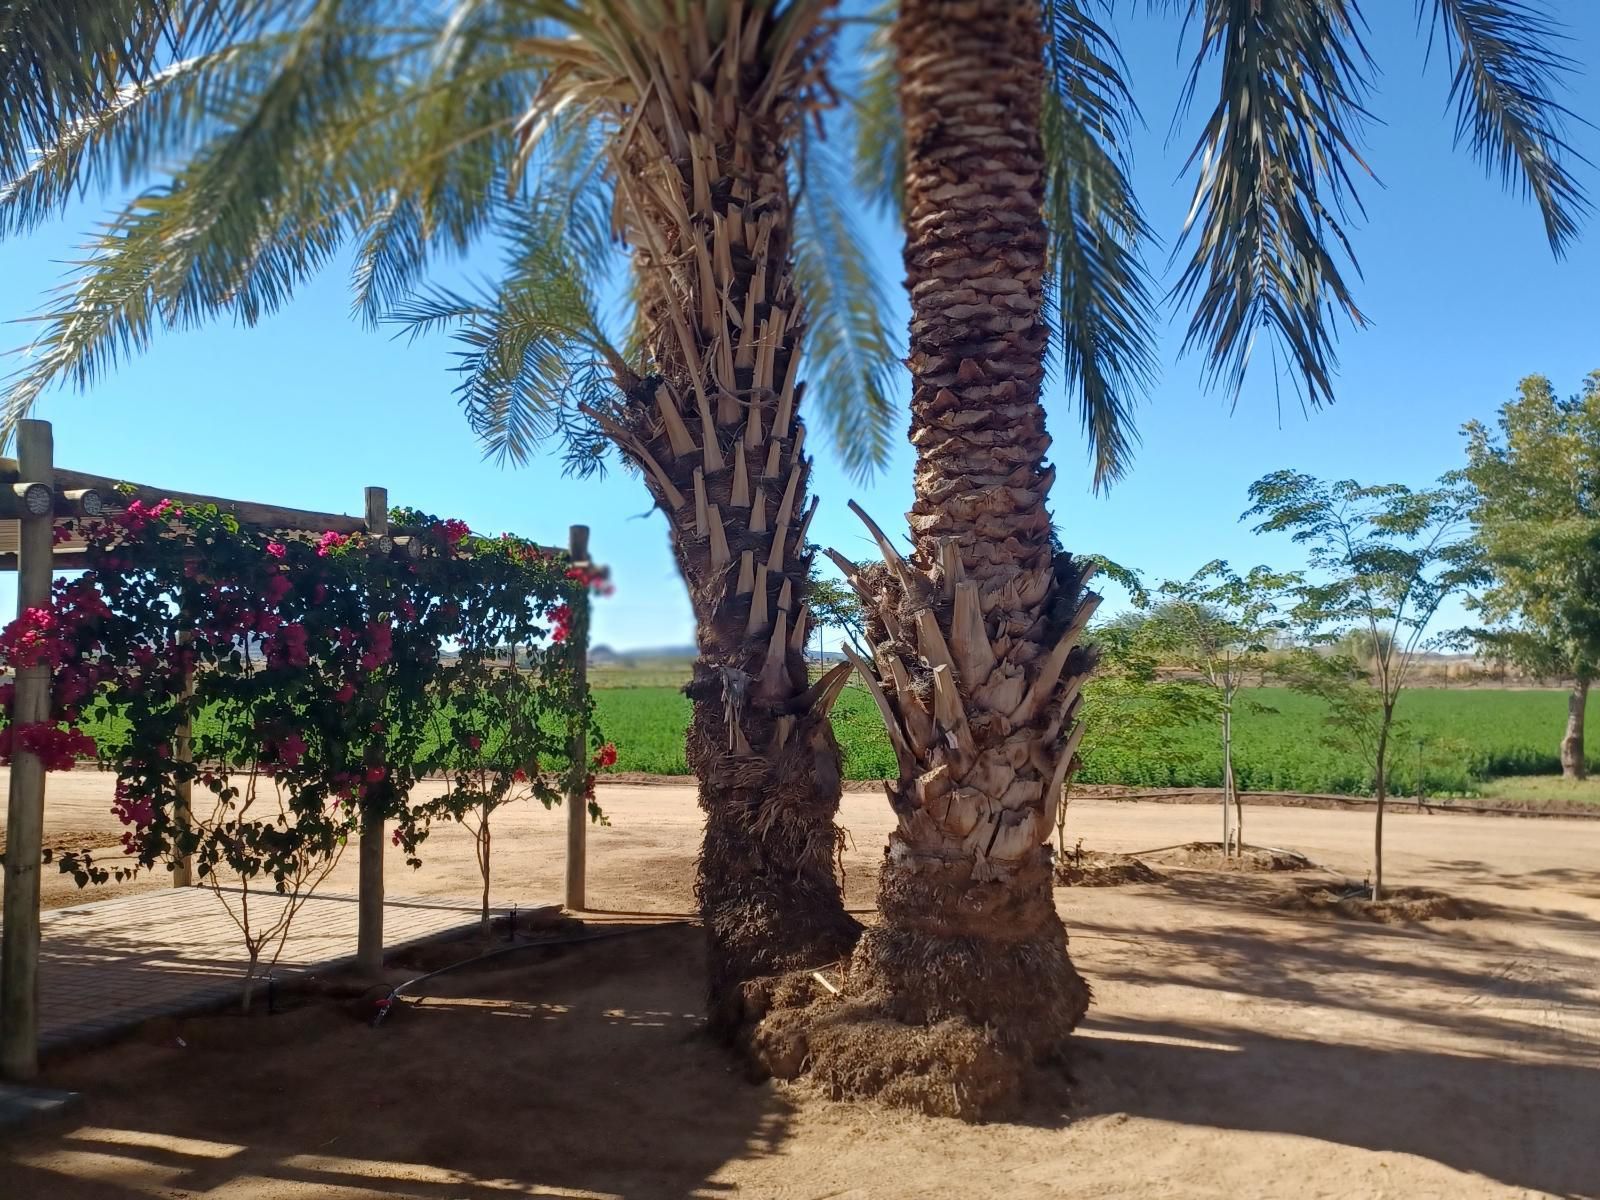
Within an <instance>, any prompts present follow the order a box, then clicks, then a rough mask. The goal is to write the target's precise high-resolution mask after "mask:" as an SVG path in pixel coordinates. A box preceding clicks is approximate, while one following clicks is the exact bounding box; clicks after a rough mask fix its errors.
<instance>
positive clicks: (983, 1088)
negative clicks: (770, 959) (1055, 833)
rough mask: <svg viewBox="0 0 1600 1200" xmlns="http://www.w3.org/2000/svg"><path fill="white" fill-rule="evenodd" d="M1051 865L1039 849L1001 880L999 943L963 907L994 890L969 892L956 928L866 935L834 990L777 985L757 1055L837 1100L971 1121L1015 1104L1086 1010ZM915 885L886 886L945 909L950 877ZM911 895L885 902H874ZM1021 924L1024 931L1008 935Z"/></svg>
mask: <svg viewBox="0 0 1600 1200" xmlns="http://www.w3.org/2000/svg"><path fill="white" fill-rule="evenodd" d="M1049 869H1050V864H1049V858H1048V854H1047V853H1041V854H1040V856H1039V858H1038V862H1037V863H1035V864H1030V865H1029V866H1028V867H1027V868H1025V869H1024V870H1025V872H1026V873H1027V875H1028V876H1029V877H1028V878H1026V879H1024V880H1021V881H1019V880H1017V879H1012V880H1010V881H1008V884H1007V886H1006V888H1005V897H1006V899H1007V900H1008V901H1009V906H1010V907H1011V908H1012V909H1013V911H1012V912H1010V913H1007V914H1005V915H1004V918H1003V919H1002V920H999V921H996V922H994V923H993V924H991V925H990V928H991V929H993V930H996V931H997V932H999V933H1001V934H1004V935H1005V936H986V935H985V934H983V933H980V932H978V929H979V927H980V925H982V924H983V922H981V921H979V920H977V919H976V918H977V916H978V910H977V908H976V907H973V906H976V905H981V904H982V903H983V901H984V900H985V899H996V898H998V896H997V895H996V896H985V895H982V894H980V893H984V892H985V891H986V890H987V888H988V885H984V884H978V885H969V886H968V887H967V889H966V891H967V895H965V896H963V897H962V899H963V901H966V902H967V903H963V904H958V905H957V906H955V907H956V908H957V909H958V910H959V909H964V910H966V911H968V912H969V913H970V915H971V916H972V917H973V918H974V919H973V920H970V921H967V922H963V923H962V927H959V928H957V929H955V930H949V929H947V930H945V931H943V932H939V931H935V930H932V929H928V928H920V927H917V926H915V925H911V926H908V925H906V924H903V923H897V924H895V925H888V924H885V925H882V926H877V927H874V928H870V929H868V930H867V931H866V932H865V933H863V934H862V935H861V940H860V941H859V943H858V944H857V946H856V949H855V953H854V954H853V955H852V956H851V957H850V959H849V961H848V963H846V964H844V965H843V966H842V968H841V976H840V978H839V979H837V980H830V981H829V982H831V983H833V984H834V986H835V987H837V988H838V989H839V991H838V994H837V995H836V994H834V993H833V992H832V991H830V990H828V988H827V987H826V986H824V985H823V984H822V983H821V982H820V981H818V980H816V979H815V978H814V977H810V976H790V977H788V978H787V979H785V980H783V981H781V982H780V983H779V984H778V985H777V986H775V987H773V988H772V989H771V990H770V991H769V992H768V993H767V994H766V995H765V996H764V997H763V999H764V1000H765V1002H766V1004H767V1012H766V1014H765V1016H764V1018H763V1019H762V1021H761V1023H760V1025H759V1026H758V1027H757V1029H756V1030H755V1034H754V1037H753V1039H752V1041H753V1049H754V1051H755V1056H756V1059H757V1061H758V1062H759V1063H760V1064H761V1066H762V1067H764V1068H765V1069H766V1070H767V1071H769V1072H770V1073H771V1074H773V1075H775V1076H778V1077H779V1078H785V1079H793V1078H796V1077H798V1076H800V1075H802V1074H807V1075H809V1078H810V1079H811V1081H812V1082H813V1083H814V1084H815V1085H816V1086H817V1087H819V1088H820V1089H821V1090H822V1091H824V1092H825V1093H826V1094H828V1095H830V1096H832V1097H834V1098H840V1099H843V1098H851V1099H877V1100H881V1101H884V1102H887V1103H890V1104H894V1105H896V1106H899V1107H905V1108H912V1109H916V1110H919V1111H922V1112H926V1113H930V1114H933V1115H938V1116H953V1117H960V1118H963V1119H967V1120H973V1119H977V1118H981V1117H991V1116H995V1115H999V1114H1001V1113H1004V1112H1006V1111H1008V1110H1010V1109H1012V1108H1014V1107H1015V1106H1016V1104H1017V1103H1018V1102H1019V1100H1020V1099H1021V1097H1022V1094H1023V1092H1024V1090H1025V1086H1026V1083H1027V1080H1028V1078H1029V1077H1030V1075H1031V1074H1032V1072H1033V1071H1034V1069H1035V1068H1037V1067H1039V1066H1041V1065H1046V1064H1050V1063H1053V1062H1058V1061H1059V1060H1060V1058H1061V1057H1062V1054H1063V1051H1064V1049H1065V1046H1066V1042H1067V1039H1068V1036H1069V1035H1070V1034H1071V1032H1072V1030H1073V1029H1074V1028H1076V1026H1077V1025H1078V1022H1079V1021H1081V1020H1082V1019H1083V1015H1084V1012H1085V1011H1086V1010H1087V1009H1088V1006H1089V998H1090V989H1089V985H1088V983H1087V982H1086V981H1085V980H1084V979H1083V977H1082V976H1081V975H1079V974H1078V971H1077V969H1076V968H1075V967H1074V966H1073V964H1072V959H1071V956H1070V955H1069V953H1068V948H1067V932H1066V928H1065V927H1064V926H1063V925H1062V923H1061V919H1060V917H1059V916H1058V915H1057V913H1056V911H1055V907H1054V904H1053V902H1052V900H1051V892H1050V880H1049ZM936 875H937V873H936ZM1035 875H1037V878H1036V879H1035V878H1033V876H1035ZM911 879H912V880H914V881H916V882H915V883H913V884H912V885H911V886H909V887H908V886H907V884H906V879H905V877H904V876H902V877H900V878H899V881H898V884H897V885H896V886H895V890H896V891H899V892H911V891H924V890H925V891H928V892H934V891H940V892H944V893H945V899H946V901H948V899H949V896H948V889H949V888H950V886H951V885H952V881H951V879H949V878H944V879H940V878H937V877H934V878H927V877H925V876H924V875H922V874H919V875H918V876H912V877H911ZM1019 882H1020V884H1021V886H1019ZM926 898H927V897H924V899H926ZM917 900H918V898H917V897H915V896H912V895H909V894H908V895H900V896H892V897H891V896H887V895H886V896H883V897H880V905H881V906H883V907H884V908H885V909H888V908H889V907H891V906H898V905H901V904H907V905H909V904H914V903H917ZM924 911H928V910H924ZM945 911H951V909H950V908H948V907H947V908H946V909H945ZM1019 918H1021V919H1020V920H1019ZM1019 928H1021V929H1026V930H1027V931H1028V932H1027V933H1026V934H1025V935H1024V936H1020V937H1016V936H1010V935H1012V934H1014V933H1015V932H1016V931H1017V930H1018V929H1019Z"/></svg>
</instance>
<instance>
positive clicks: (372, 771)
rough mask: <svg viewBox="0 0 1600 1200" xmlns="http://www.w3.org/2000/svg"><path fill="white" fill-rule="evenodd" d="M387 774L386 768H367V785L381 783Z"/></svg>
mask: <svg viewBox="0 0 1600 1200" xmlns="http://www.w3.org/2000/svg"><path fill="white" fill-rule="evenodd" d="M388 773H389V771H388V768H386V767H368V768H367V782H368V783H382V782H383V780H384V776H386V775H388Z"/></svg>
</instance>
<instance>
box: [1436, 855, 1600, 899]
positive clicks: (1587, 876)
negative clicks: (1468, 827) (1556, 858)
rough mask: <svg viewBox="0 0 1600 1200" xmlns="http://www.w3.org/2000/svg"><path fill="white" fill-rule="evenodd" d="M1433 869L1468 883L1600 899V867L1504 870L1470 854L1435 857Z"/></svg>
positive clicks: (1475, 885) (1473, 885) (1465, 883)
mask: <svg viewBox="0 0 1600 1200" xmlns="http://www.w3.org/2000/svg"><path fill="white" fill-rule="evenodd" d="M1428 866H1429V868H1430V869H1431V870H1434V871H1441V872H1448V873H1449V874H1450V875H1451V876H1452V877H1453V878H1455V879H1458V880H1459V881H1460V882H1461V883H1462V884H1463V885H1465V886H1467V887H1496V888H1506V889H1507V890H1510V891H1532V890H1535V889H1540V890H1546V889H1548V890H1553V891H1566V892H1570V893H1572V895H1574V896H1576V897H1580V898H1582V899H1585V900H1600V871H1588V870H1579V869H1577V868H1575V867H1545V868H1543V869H1541V870H1537V871H1507V870H1505V869H1504V868H1503V867H1500V866H1498V865H1496V864H1494V863H1487V862H1482V861H1480V860H1478V859H1472V858H1457V859H1434V860H1432V861H1431V862H1430V863H1429V864H1428Z"/></svg>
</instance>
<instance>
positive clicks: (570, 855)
mask: <svg viewBox="0 0 1600 1200" xmlns="http://www.w3.org/2000/svg"><path fill="white" fill-rule="evenodd" d="M568 551H569V553H570V554H571V556H572V561H573V564H574V565H578V564H587V563H588V562H589V527H588V526H587V525H574V526H572V529H571V531H570V537H569V541H568ZM568 630H569V632H568V635H567V636H568V644H569V645H570V646H571V647H572V653H573V655H574V659H573V664H572V669H573V672H574V673H575V675H576V676H577V683H576V688H577V692H578V695H579V696H580V697H586V696H587V695H588V694H589V589H588V588H584V589H583V592H582V595H581V596H580V597H578V598H576V599H574V601H573V604H572V620H571V621H570V622H569V624H568ZM570 729H571V736H570V739H569V742H568V745H569V750H568V753H569V754H571V756H572V767H571V771H570V772H569V774H568V776H567V908H568V909H569V910H570V911H572V912H582V911H583V908H584V903H585V898H584V883H585V868H586V865H587V864H586V862H585V854H586V849H585V842H586V841H587V838H588V833H589V811H588V809H589V805H588V794H587V793H588V789H587V788H586V787H585V786H584V783H585V781H586V780H587V779H588V776H589V723H588V721H586V720H584V719H583V718H574V719H573V721H572V723H571V727H570Z"/></svg>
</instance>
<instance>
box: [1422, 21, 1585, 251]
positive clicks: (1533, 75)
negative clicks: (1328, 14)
mask: <svg viewBox="0 0 1600 1200" xmlns="http://www.w3.org/2000/svg"><path fill="white" fill-rule="evenodd" d="M1429 3H1430V0H1417V18H1418V20H1419V21H1420V20H1422V19H1423V17H1424V15H1425V11H1426V9H1427V8H1428V6H1429ZM1431 5H1432V8H1433V16H1434V29H1435V32H1436V33H1437V35H1438V36H1439V37H1441V38H1442V40H1443V43H1444V48H1445V52H1446V53H1448V54H1452V55H1454V56H1455V59H1456V62H1455V68H1454V72H1453V74H1452V76H1451V79H1450V100H1451V102H1452V103H1453V104H1454V105H1455V109H1456V142H1457V144H1460V143H1461V142H1463V141H1465V142H1466V143H1467V144H1468V145H1469V146H1471V148H1472V152H1473V154H1474V155H1475V156H1477V157H1478V158H1479V159H1480V160H1482V161H1483V163H1484V164H1485V165H1486V166H1487V167H1488V168H1489V170H1490V172H1491V173H1492V174H1494V175H1497V176H1499V178H1500V181H1501V182H1502V183H1503V184H1505V185H1506V186H1507V187H1519V188H1520V189H1521V190H1522V192H1523V193H1524V194H1525V195H1529V196H1532V197H1533V200H1534V202H1535V203H1536V204H1538V206H1539V212H1540V213H1541V215H1542V216H1543V217H1544V227H1545V233H1546V235H1547V236H1548V237H1549V239H1550V248H1551V249H1552V250H1554V251H1555V252H1556V253H1557V254H1561V253H1562V252H1563V251H1564V250H1565V249H1566V247H1567V246H1568V245H1569V244H1570V243H1571V242H1572V240H1573V239H1574V238H1575V237H1577V235H1578V228H1579V220H1580V218H1581V217H1582V216H1583V215H1584V214H1586V213H1587V212H1588V211H1589V203H1588V200H1587V199H1586V197H1585V195H1584V192H1583V188H1582V187H1581V186H1580V185H1579V183H1578V181H1577V180H1576V179H1575V178H1574V177H1573V175H1572V173H1571V171H1569V170H1568V169H1567V167H1566V165H1565V164H1564V163H1563V161H1562V160H1563V159H1564V158H1576V159H1578V160H1579V161H1580V162H1582V161H1586V160H1584V159H1583V158H1582V156H1581V155H1579V154H1577V153H1576V152H1575V151H1574V150H1573V149H1572V147H1571V145H1569V144H1568V143H1567V141H1566V140H1565V138H1564V137H1563V135H1562V129H1563V126H1564V125H1565V123H1566V122H1567V120H1569V119H1571V117H1572V114H1571V112H1570V111H1569V110H1568V109H1567V108H1566V107H1565V106H1564V105H1562V104H1560V103H1559V102H1558V101H1557V100H1556V99H1555V94H1556V92H1557V90H1558V88H1559V85H1560V81H1561V77H1562V76H1563V75H1565V74H1567V73H1568V72H1570V71H1572V70H1573V69H1574V67H1575V65H1576V64H1575V63H1574V62H1573V61H1572V60H1571V59H1570V58H1568V57H1566V56H1565V55H1563V54H1559V53H1557V52H1556V50H1555V45H1556V43H1557V42H1559V41H1560V39H1561V36H1562V35H1561V30H1560V29H1559V28H1558V27H1557V25H1556V24H1555V22H1554V21H1552V20H1551V19H1550V17H1549V16H1548V14H1546V13H1545V12H1544V11H1542V9H1541V8H1539V7H1538V6H1537V5H1535V4H1532V3H1528V2H1527V0H1431ZM1429 44H1430V49H1431V46H1432V39H1431V38H1430V42H1429Z"/></svg>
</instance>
